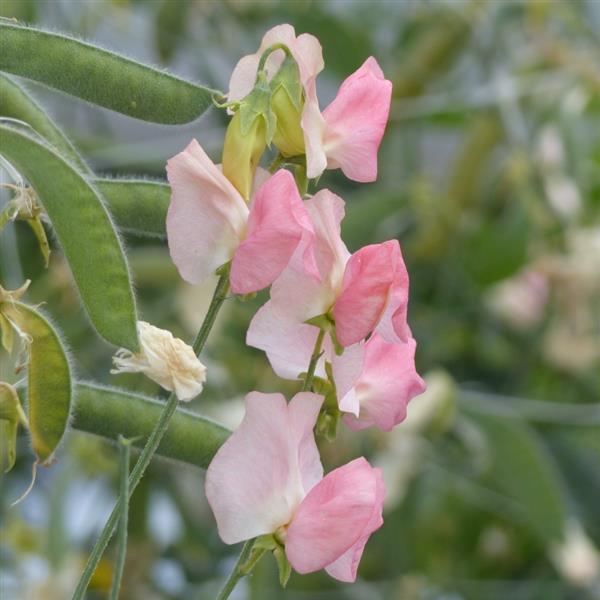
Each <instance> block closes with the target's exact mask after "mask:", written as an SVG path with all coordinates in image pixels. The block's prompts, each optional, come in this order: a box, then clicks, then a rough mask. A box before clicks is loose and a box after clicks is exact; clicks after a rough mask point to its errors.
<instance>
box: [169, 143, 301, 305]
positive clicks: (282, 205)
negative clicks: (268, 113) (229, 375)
mask: <svg viewBox="0 0 600 600" xmlns="http://www.w3.org/2000/svg"><path fill="white" fill-rule="evenodd" d="M167 175H168V179H169V183H170V184H171V190H172V195H171V204H170V206H169V211H168V214H167V236H168V241H169V251H170V253H171V258H172V259H173V262H174V263H175V265H176V266H177V268H178V270H179V273H180V274H181V276H182V277H183V278H184V279H185V280H186V281H189V282H190V283H199V282H201V281H202V280H203V279H205V278H206V277H208V276H209V275H210V274H212V273H214V272H215V270H216V269H217V268H219V267H220V266H222V265H224V264H225V263H227V262H229V261H230V260H231V261H232V263H231V276H230V277H231V288H232V290H233V291H234V292H235V293H240V294H247V293H250V292H255V291H257V290H260V289H262V288H265V287H267V286H268V285H270V284H271V283H272V282H273V280H274V279H275V278H277V276H278V275H279V274H280V273H281V272H282V270H283V269H284V268H285V266H286V265H287V263H288V261H289V259H290V257H291V256H292V254H293V253H294V251H295V249H296V247H297V246H298V244H299V243H300V241H301V240H302V239H304V238H305V239H310V238H311V237H312V235H313V234H312V225H311V223H310V220H309V218H308V215H307V212H306V208H305V206H304V204H303V202H302V199H301V198H300V195H299V193H298V189H297V187H296V184H295V182H294V178H293V176H292V175H291V173H290V172H289V171H285V170H280V171H278V172H277V173H275V174H274V175H272V176H271V177H268V175H267V174H266V172H258V173H257V177H256V183H257V184H260V183H261V182H262V185H260V187H258V189H257V190H256V192H255V194H254V195H253V199H252V201H251V203H250V206H248V205H247V204H246V202H244V199H243V198H242V196H241V195H240V193H239V192H238V191H237V190H236V189H235V187H234V186H233V185H232V184H231V182H230V181H229V180H228V179H227V178H226V177H225V176H224V175H223V173H222V172H221V170H220V169H219V167H217V165H215V164H214V163H213V162H212V161H211V160H210V158H209V157H208V156H207V155H206V153H205V152H204V150H203V149H202V147H201V146H200V145H199V144H198V142H197V141H196V140H192V142H191V143H190V144H189V145H188V147H187V148H186V149H185V150H184V151H183V152H181V153H179V154H177V155H176V156H174V157H173V158H171V159H170V160H169V161H168V162H167Z"/></svg>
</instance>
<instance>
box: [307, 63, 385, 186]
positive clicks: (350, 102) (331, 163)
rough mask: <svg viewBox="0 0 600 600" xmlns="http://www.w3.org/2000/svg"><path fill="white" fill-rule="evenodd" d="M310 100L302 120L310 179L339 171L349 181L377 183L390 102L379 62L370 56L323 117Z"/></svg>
mask: <svg viewBox="0 0 600 600" xmlns="http://www.w3.org/2000/svg"><path fill="white" fill-rule="evenodd" d="M313 85H314V84H313ZM311 99H313V100H311V101H309V102H307V105H306V108H305V110H304V113H303V116H302V128H303V129H304V138H305V144H306V166H307V171H306V173H307V175H308V177H309V178H311V179H312V178H315V177H319V175H321V173H323V171H324V170H325V169H326V168H327V169H338V168H339V169H342V171H343V173H344V175H346V177H348V179H352V180H354V181H360V182H363V183H365V182H369V181H375V180H376V179H377V151H378V150H379V145H380V143H381V138H382V137H383V132H384V131H385V126H386V124H387V120H388V116H389V112H390V103H391V99H392V83H391V82H390V81H388V80H387V79H385V77H384V75H383V71H382V70H381V68H380V66H379V64H378V63H377V61H376V60H375V59H374V58H373V57H372V56H371V57H369V58H368V59H367V60H366V61H365V62H364V63H363V65H362V66H361V67H360V68H359V69H358V70H357V71H355V72H354V73H352V75H350V76H349V77H348V78H347V79H346V80H345V81H344V82H343V83H342V85H341V86H340V89H339V91H338V93H337V96H336V97H335V99H334V100H333V102H332V103H331V104H330V105H329V106H328V107H327V108H326V109H325V110H324V111H323V113H322V114H321V112H320V111H319V105H318V102H317V101H316V94H312V95H311Z"/></svg>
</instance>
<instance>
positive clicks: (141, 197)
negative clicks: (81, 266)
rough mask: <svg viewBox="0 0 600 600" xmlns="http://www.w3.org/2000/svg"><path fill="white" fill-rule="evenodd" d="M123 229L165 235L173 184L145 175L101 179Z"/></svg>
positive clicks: (97, 182) (100, 184) (106, 196)
mask: <svg viewBox="0 0 600 600" xmlns="http://www.w3.org/2000/svg"><path fill="white" fill-rule="evenodd" d="M94 183H95V185H96V187H97V188H98V189H99V190H100V192H101V193H102V195H103V196H104V198H105V199H106V202H107V204H108V208H109V209H110V213H111V214H112V216H113V217H114V219H115V222H116V224H117V225H118V226H119V229H120V230H122V231H124V232H126V233H132V234H135V235H141V236H152V237H165V236H166V233H167V232H166V229H165V222H166V219H167V209H168V208H169V202H170V198H171V188H170V187H169V185H168V184H166V183H160V182H158V181H144V180H143V179H137V180H136V179H97V180H96V181H95V182H94Z"/></svg>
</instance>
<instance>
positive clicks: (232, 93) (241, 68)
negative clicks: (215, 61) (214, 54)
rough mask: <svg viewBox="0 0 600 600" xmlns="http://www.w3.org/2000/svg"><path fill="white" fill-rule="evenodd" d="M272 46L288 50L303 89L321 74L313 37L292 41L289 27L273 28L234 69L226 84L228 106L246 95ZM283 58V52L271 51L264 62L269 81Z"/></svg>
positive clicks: (319, 52) (320, 54)
mask: <svg viewBox="0 0 600 600" xmlns="http://www.w3.org/2000/svg"><path fill="white" fill-rule="evenodd" d="M274 44H285V45H286V46H287V47H288V48H289V50H290V52H291V53H292V56H293V57H294V60H295V61H296V63H297V64H298V70H299V72H300V81H301V83H302V85H303V86H306V84H307V83H308V82H309V81H310V80H312V79H314V78H315V77H316V76H317V74H318V73H319V72H320V71H322V70H323V66H324V63H323V50H322V48H321V44H320V43H319V40H317V38H316V37H314V36H313V35H310V34H308V33H303V34H301V35H299V36H298V37H296V32H295V31H294V28H293V27H292V26H291V25H288V24H283V25H277V26H275V27H273V28H271V29H269V31H267V32H266V33H265V35H264V36H263V39H262V42H261V44H260V47H259V49H258V50H257V52H256V53H254V54H248V55H247V56H244V57H243V58H242V59H241V60H240V61H239V62H238V64H237V65H236V66H235V68H234V70H233V73H232V74H231V78H230V80H229V93H228V99H229V101H230V102H233V101H235V100H241V99H242V98H244V97H245V96H247V95H248V94H249V93H250V91H251V90H252V88H253V87H254V84H255V82H256V74H257V70H258V63H259V61H260V57H261V56H262V54H263V52H264V51H265V50H267V49H268V48H269V47H271V46H273V45H274ZM284 57H285V53H284V51H283V50H275V51H274V52H272V53H271V54H270V55H269V57H268V58H267V61H266V63H265V69H266V71H267V78H268V79H269V80H270V79H271V78H272V77H273V75H275V73H276V72H277V70H278V69H279V67H280V66H281V63H282V62H283V59H284Z"/></svg>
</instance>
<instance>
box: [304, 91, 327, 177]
mask: <svg viewBox="0 0 600 600" xmlns="http://www.w3.org/2000/svg"><path fill="white" fill-rule="evenodd" d="M300 126H301V127H302V131H303V132H304V152H305V154H306V176H307V177H308V178H309V179H315V178H316V177H320V176H321V174H322V173H323V171H325V169H326V168H327V155H326V154H325V146H324V145H323V136H324V135H325V128H326V124H325V119H324V118H323V115H322V114H321V110H320V109H319V100H318V98H317V85H316V81H314V80H313V81H310V82H308V84H307V85H306V87H305V101H304V108H303V109H302V117H301V119H300Z"/></svg>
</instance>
